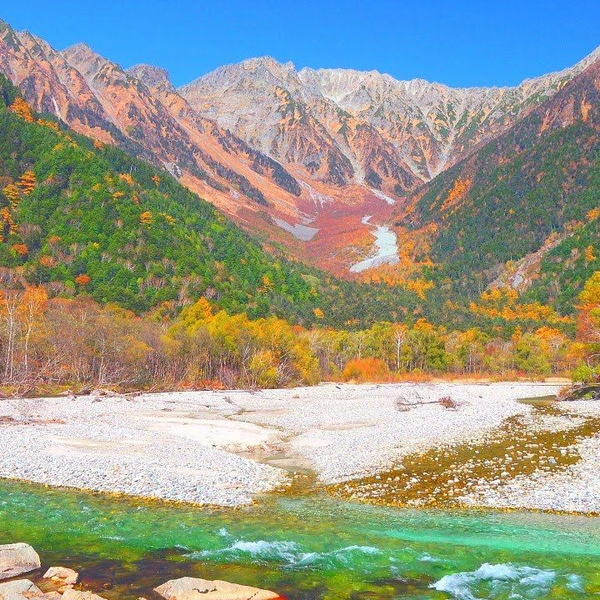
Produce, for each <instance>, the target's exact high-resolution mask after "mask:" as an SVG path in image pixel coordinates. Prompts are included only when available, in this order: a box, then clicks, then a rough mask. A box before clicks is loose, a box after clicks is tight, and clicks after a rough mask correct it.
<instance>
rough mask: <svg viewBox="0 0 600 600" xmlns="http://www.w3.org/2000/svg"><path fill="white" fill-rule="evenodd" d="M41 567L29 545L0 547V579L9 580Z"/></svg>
mask: <svg viewBox="0 0 600 600" xmlns="http://www.w3.org/2000/svg"><path fill="white" fill-rule="evenodd" d="M41 566H42V563H41V562H40V557H39V556H38V554H37V552H36V551H35V550H34V549H33V548H32V547H31V546H30V545H29V544H5V545H3V546H0V579H10V578H11V577H16V576H17V575H22V574H23V573H29V572H30V571H35V570H36V569H39V568H40V567H41Z"/></svg>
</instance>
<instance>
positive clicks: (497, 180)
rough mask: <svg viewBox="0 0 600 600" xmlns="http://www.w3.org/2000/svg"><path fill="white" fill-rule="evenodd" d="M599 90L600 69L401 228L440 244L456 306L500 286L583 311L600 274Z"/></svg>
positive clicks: (461, 170)
mask: <svg viewBox="0 0 600 600" xmlns="http://www.w3.org/2000/svg"><path fill="white" fill-rule="evenodd" d="M599 83H600V63H599V62H596V63H594V64H593V65H591V66H590V67H588V68H587V69H586V70H585V71H584V72H583V73H582V74H580V75H579V76H577V77H576V78H575V79H573V80H572V81H571V82H570V83H568V84H566V85H565V87H564V88H563V89H562V90H561V91H560V92H558V93H557V94H556V95H555V96H553V97H552V98H551V99H549V100H547V101H546V102H545V103H544V104H542V105H541V106H539V107H538V108H536V109H535V110H533V111H532V112H531V113H530V114H529V115H528V116H527V117H525V118H524V119H522V120H521V121H520V122H518V123H517V124H516V125H515V126H513V127H512V129H510V130H509V131H508V132H507V133H505V134H504V135H501V136H500V137H498V138H497V139H495V140H493V141H491V142H489V143H488V144H487V145H485V146H483V147H482V148H480V149H479V150H477V151H476V152H475V153H474V154H472V155H471V156H470V157H469V158H468V159H466V160H464V161H462V162H461V163H460V164H458V165H457V166H455V167H454V168H452V169H450V170H449V171H447V172H446V173H442V174H441V175H439V176H438V177H437V178H436V179H434V180H433V181H432V182H431V183H430V184H429V185H427V186H425V187H424V188H423V189H422V190H421V191H420V192H419V193H418V194H417V195H416V196H415V198H414V199H413V203H412V205H410V207H409V209H408V211H407V212H406V213H405V214H404V215H403V217H402V218H401V219H400V221H399V222H400V223H401V224H402V225H405V226H407V227H408V228H409V229H410V230H411V231H412V235H415V236H416V237H418V236H423V237H427V238H429V239H430V255H431V258H432V259H433V261H434V262H435V263H436V264H437V265H438V267H439V269H438V271H437V279H438V281H443V280H446V281H447V280H450V281H452V284H453V287H454V296H455V297H466V296H468V295H471V296H476V295H478V294H479V293H481V291H482V290H483V289H485V288H486V287H487V286H488V285H489V284H490V283H492V282H494V280H496V278H498V277H499V278H500V280H499V281H498V283H499V284H501V283H504V284H506V283H509V284H511V285H513V286H514V287H515V288H516V289H518V290H519V291H520V292H526V293H527V296H526V297H529V298H531V299H535V300H540V301H542V302H544V303H550V304H555V306H556V307H557V308H559V309H560V310H561V311H563V312H566V313H572V312H573V311H574V309H575V306H574V301H575V299H576V296H577V294H578V293H579V292H580V291H581V289H582V287H583V284H584V283H585V281H586V280H587V279H588V278H589V277H590V275H591V274H592V272H593V271H594V270H596V269H598V266H599V263H598V262H597V255H599V254H600V242H599V238H598V223H597V218H598V215H599V214H600V210H599V208H600V162H599V159H600V89H599ZM532 253H538V254H537V256H529V255H531V254H532ZM520 260H521V261H522V262H521V263H519V261H520Z"/></svg>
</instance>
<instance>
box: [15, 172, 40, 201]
mask: <svg viewBox="0 0 600 600" xmlns="http://www.w3.org/2000/svg"><path fill="white" fill-rule="evenodd" d="M36 183H37V180H36V177H35V173H34V172H33V171H25V173H23V175H21V177H20V179H19V183H18V186H19V189H20V190H21V193H22V194H23V195H24V196H29V194H31V192H33V190H35V186H36Z"/></svg>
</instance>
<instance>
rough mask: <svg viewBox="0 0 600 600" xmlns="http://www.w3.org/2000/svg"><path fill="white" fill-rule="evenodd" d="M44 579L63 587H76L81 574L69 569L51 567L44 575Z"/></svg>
mask: <svg viewBox="0 0 600 600" xmlns="http://www.w3.org/2000/svg"><path fill="white" fill-rule="evenodd" d="M44 579H51V580H52V581H53V582H54V583H59V584H61V585H75V584H76V583H77V579H79V573H78V572H77V571H73V569H69V568H67V567H50V568H49V569H48V570H47V571H46V572H45V573H44Z"/></svg>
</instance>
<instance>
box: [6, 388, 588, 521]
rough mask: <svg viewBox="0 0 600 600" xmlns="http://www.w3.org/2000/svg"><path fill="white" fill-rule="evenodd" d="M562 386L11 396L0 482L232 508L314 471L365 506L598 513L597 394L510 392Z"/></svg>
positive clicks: (334, 489) (334, 488)
mask: <svg viewBox="0 0 600 600" xmlns="http://www.w3.org/2000/svg"><path fill="white" fill-rule="evenodd" d="M559 387H560V386H558V385H554V384H543V383H540V384H533V383H491V384H463V383H461V384H459V383H432V384H386V385H338V384H324V385H321V386H317V387H311V388H296V389H285V390H264V391H260V392H246V391H227V392H180V393H165V394H143V395H140V396H131V397H130V396H124V397H107V396H84V397H75V398H67V397H62V398H45V399H7V400H2V401H0V448H2V452H1V453H0V477H5V478H15V479H23V480H28V481H33V482H38V483H43V484H48V485H52V486H64V487H75V488H82V489H90V490H96V491H102V492H113V493H122V494H128V495H134V496H141V497H152V498H160V499H164V500H174V501H183V502H194V503H199V504H211V505H220V506H238V505H243V504H247V503H250V502H252V501H253V499H255V498H256V496H257V495H258V494H260V493H263V492H267V491H271V490H275V489H278V488H284V487H285V486H287V485H289V484H291V483H292V481H293V480H294V478H295V477H302V475H308V474H310V476H311V477H312V475H313V474H314V475H316V479H317V485H319V484H320V485H323V486H328V488H329V489H330V490H331V491H332V492H334V493H337V494H341V495H343V496H346V497H354V498H359V499H364V500H367V501H373V500H377V499H380V500H381V501H382V502H388V503H390V504H400V505H416V506H417V505H427V504H431V502H430V500H431V499H432V498H434V499H435V498H439V500H440V503H443V502H446V501H447V502H448V504H451V505H452V504H456V505H483V506H506V507H526V508H541V509H549V510H565V511H575V512H600V493H598V492H600V472H599V471H598V470H597V469H595V468H594V466H595V465H596V464H597V462H598V459H599V458H600V435H597V434H596V432H598V431H600V426H598V423H599V422H600V404H597V403H592V402H574V403H560V404H553V406H552V408H551V409H549V410H544V409H540V408H539V407H536V406H535V405H532V404H528V403H522V402H518V401H517V400H518V399H521V398H532V397H544V396H549V395H553V394H556V393H557V392H558V391H559ZM444 397H450V398H452V399H453V400H454V401H455V402H456V403H457V407H455V408H447V407H444V406H443V405H442V404H441V403H439V402H438V400H439V399H440V398H444ZM513 438H514V443H512V444H511V439H513ZM490 448H493V449H495V451H496V454H495V455H494V456H491V455H490V454H489V449H490ZM485 449H487V450H488V452H487V453H486V451H485ZM415 457H424V458H422V459H421V458H418V459H416V458H415ZM419 461H421V462H419ZM427 461H429V462H427ZM419 465H420V466H419ZM423 465H429V466H427V469H425V467H423ZM431 465H433V466H431ZM436 471H437V472H436ZM440 479H443V482H440ZM432 482H434V483H435V485H433V483H432ZM436 482H437V483H436Z"/></svg>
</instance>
